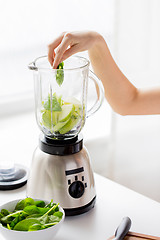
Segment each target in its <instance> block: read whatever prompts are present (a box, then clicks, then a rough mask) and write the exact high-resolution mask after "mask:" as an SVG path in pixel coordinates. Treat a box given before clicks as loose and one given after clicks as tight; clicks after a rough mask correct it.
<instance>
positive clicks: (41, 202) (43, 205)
mask: <svg viewBox="0 0 160 240" xmlns="http://www.w3.org/2000/svg"><path fill="white" fill-rule="evenodd" d="M34 204H35V205H36V206H37V207H42V208H44V207H45V202H44V201H42V200H37V201H34Z"/></svg>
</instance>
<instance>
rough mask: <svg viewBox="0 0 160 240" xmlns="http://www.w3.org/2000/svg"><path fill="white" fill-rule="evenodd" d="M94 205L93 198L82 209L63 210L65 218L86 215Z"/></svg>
mask: <svg viewBox="0 0 160 240" xmlns="http://www.w3.org/2000/svg"><path fill="white" fill-rule="evenodd" d="M95 203H96V196H95V197H94V198H93V200H92V201H91V202H90V203H88V204H86V205H85V206H83V207H78V208H68V209H65V208H64V211H65V215H66V216H75V215H80V214H83V213H86V212H88V211H89V210H91V209H92V208H94V206H95Z"/></svg>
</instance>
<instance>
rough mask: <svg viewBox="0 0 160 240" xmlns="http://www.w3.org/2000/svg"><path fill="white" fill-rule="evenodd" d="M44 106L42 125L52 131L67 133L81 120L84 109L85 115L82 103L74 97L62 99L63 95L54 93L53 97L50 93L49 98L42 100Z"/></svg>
mask: <svg viewBox="0 0 160 240" xmlns="http://www.w3.org/2000/svg"><path fill="white" fill-rule="evenodd" d="M51 102H52V104H51ZM51 105H52V106H51ZM42 106H43V108H42V110H41V113H42V122H41V125H42V126H45V127H46V128H47V129H48V130H49V131H50V132H51V133H53V132H56V133H60V134H65V133H67V132H69V131H71V130H72V129H73V128H74V127H75V126H76V125H77V124H78V122H79V121H80V120H81V116H82V111H83V116H84V109H82V105H81V103H80V102H79V101H78V100H77V99H76V98H74V97H69V98H66V99H65V100H62V97H59V96H57V95H56V93H54V94H53V97H52V99H51V97H50V95H49V96H48V99H46V101H44V102H42Z"/></svg>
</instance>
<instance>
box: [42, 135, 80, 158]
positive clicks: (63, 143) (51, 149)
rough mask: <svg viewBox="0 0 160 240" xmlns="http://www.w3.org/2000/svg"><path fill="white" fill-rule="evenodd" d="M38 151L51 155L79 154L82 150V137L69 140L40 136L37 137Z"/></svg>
mask: <svg viewBox="0 0 160 240" xmlns="http://www.w3.org/2000/svg"><path fill="white" fill-rule="evenodd" d="M39 147H40V149H41V150H42V151H43V152H45V153H48V154H51V155H60V156H65V155H70V154H74V153H77V152H80V151H81V150H82V148H83V137H82V134H80V135H78V136H76V137H73V138H70V139H62V140H61V139H60V140H59V139H53V138H49V137H47V136H45V135H44V134H40V137H39Z"/></svg>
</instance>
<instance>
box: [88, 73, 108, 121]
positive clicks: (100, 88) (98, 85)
mask: <svg viewBox="0 0 160 240" xmlns="http://www.w3.org/2000/svg"><path fill="white" fill-rule="evenodd" d="M89 79H91V80H92V81H93V82H94V84H95V88H96V91H97V97H98V98H97V101H96V102H95V104H94V105H93V106H92V107H91V108H90V109H89V110H88V111H87V113H86V117H87V118H88V117H89V116H91V115H92V114H93V113H95V112H96V111H97V110H98V109H99V108H100V106H101V105H102V102H103V100H104V87H103V84H102V82H101V81H100V79H99V78H98V77H97V76H96V75H95V74H94V73H93V72H92V71H91V70H89Z"/></svg>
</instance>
